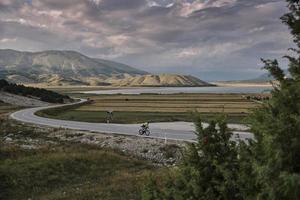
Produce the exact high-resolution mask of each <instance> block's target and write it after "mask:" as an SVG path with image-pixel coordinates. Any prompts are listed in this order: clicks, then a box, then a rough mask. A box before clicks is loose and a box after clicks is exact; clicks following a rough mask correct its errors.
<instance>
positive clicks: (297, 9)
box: [251, 0, 300, 200]
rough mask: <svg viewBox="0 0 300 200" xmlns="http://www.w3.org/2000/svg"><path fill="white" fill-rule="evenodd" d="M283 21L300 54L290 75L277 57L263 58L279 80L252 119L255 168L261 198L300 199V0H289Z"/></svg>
mask: <svg viewBox="0 0 300 200" xmlns="http://www.w3.org/2000/svg"><path fill="white" fill-rule="evenodd" d="M287 2H288V8H289V10H290V12H289V13H287V14H286V15H284V16H283V17H282V20H283V22H284V23H285V24H287V25H288V27H289V28H290V30H291V34H292V35H293V39H294V42H295V44H296V45H295V46H296V47H295V48H293V49H291V50H292V52H293V54H295V55H296V56H294V57H293V56H285V57H286V58H287V59H288V60H289V73H290V76H289V77H288V78H287V77H286V75H285V74H284V71H283V70H282V69H281V68H280V67H279V64H278V62H277V60H263V62H264V63H265V68H266V69H267V70H268V71H269V72H270V74H271V75H272V76H273V77H274V78H275V79H276V83H275V84H274V90H273V91H272V99H271V100H270V101H268V102H267V103H265V104H264V106H263V108H262V109H259V110H257V111H256V112H255V113H254V115H253V117H252V120H251V123H252V131H253V132H254V134H255V136H256V140H257V142H256V144H255V153H256V155H255V156H254V162H253V168H254V169H255V174H256V183H257V184H258V185H259V188H260V190H259V191H258V193H257V195H256V198H257V199H278V200H279V199H280V200H282V199H289V200H290V199H299V198H300V57H299V53H300V3H299V0H287Z"/></svg>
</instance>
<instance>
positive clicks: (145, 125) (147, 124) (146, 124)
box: [141, 122, 149, 131]
mask: <svg viewBox="0 0 300 200" xmlns="http://www.w3.org/2000/svg"><path fill="white" fill-rule="evenodd" d="M141 127H142V128H143V129H144V131H145V130H148V129H149V122H145V123H143V124H142V126H141Z"/></svg>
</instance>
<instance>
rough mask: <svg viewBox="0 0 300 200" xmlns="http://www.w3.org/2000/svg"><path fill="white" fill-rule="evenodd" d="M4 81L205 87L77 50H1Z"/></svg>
mask: <svg viewBox="0 0 300 200" xmlns="http://www.w3.org/2000/svg"><path fill="white" fill-rule="evenodd" d="M0 79H6V80H8V81H10V82H14V83H22V84H44V85H47V86H59V85H93V86H101V85H102V86H107V85H113V86H205V85H209V84H208V83H206V82H204V81H201V80H200V79H198V78H196V77H193V76H186V75H176V74H160V75H152V74H150V73H148V72H146V71H142V70H139V69H136V68H133V67H130V66H128V65H125V64H122V63H118V62H113V61H109V60H103V59H98V58H91V57H88V56H85V55H83V54H81V53H79V52H76V51H54V50H50V51H42V52H23V51H16V50H11V49H2V50H1V49H0Z"/></svg>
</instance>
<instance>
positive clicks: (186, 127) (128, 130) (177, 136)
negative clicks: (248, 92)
mask: <svg viewBox="0 0 300 200" xmlns="http://www.w3.org/2000/svg"><path fill="white" fill-rule="evenodd" d="M84 101H86V100H81V101H80V102H79V103H82V102H84ZM77 103H78V102H77ZM77 103H73V104H77ZM69 105H71V104H69ZM61 106H65V105H55V106H47V107H37V108H28V109H24V110H20V111H17V112H14V113H12V114H11V115H10V117H11V118H12V119H15V120H17V121H20V122H24V123H31V124H37V125H45V126H50V127H56V128H66V129H73V130H82V131H92V132H96V133H110V134H121V135H129V136H137V133H138V130H139V128H140V124H112V123H111V124H106V123H88V122H77V121H66V120H57V119H49V118H44V117H39V116H37V115H35V113H36V112H37V111H40V110H44V109H48V108H55V107H61ZM204 126H207V124H204ZM228 126H229V128H232V129H234V131H233V133H234V135H233V137H232V139H233V140H236V138H237V136H239V138H240V139H242V140H245V139H247V138H249V139H253V134H252V133H249V132H247V127H246V126H244V125H239V124H229V125H228ZM194 130H195V127H194V125H193V123H190V122H161V123H150V131H151V135H150V136H149V137H150V138H158V139H168V140H182V141H188V142H193V141H195V139H196V135H195V133H194ZM141 137H145V136H141Z"/></svg>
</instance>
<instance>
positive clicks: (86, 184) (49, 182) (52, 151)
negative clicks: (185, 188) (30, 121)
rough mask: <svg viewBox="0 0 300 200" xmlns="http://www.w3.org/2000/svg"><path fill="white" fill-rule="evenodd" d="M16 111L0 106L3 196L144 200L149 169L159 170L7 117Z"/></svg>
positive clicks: (12, 107)
mask: <svg viewBox="0 0 300 200" xmlns="http://www.w3.org/2000/svg"><path fill="white" fill-rule="evenodd" d="M15 109H17V108H15V107H14V106H9V105H7V104H0V113H2V115H1V116H0V180H1V181H0V191H1V192H0V199H47V200H49V199H72V200H73V199H116V200H117V199H141V192H142V188H143V185H144V183H145V182H146V180H147V177H148V175H149V173H158V170H159V169H157V167H154V166H153V165H152V164H150V163H148V162H147V161H142V160H137V159H136V158H133V157H130V156H128V155H125V154H124V153H122V152H119V151H118V150H112V149H110V148H104V147H100V146H96V145H89V144H81V143H77V142H67V141H62V140H60V139H58V138H56V137H50V136H49V134H50V133H49V132H48V131H47V130H45V131H44V129H41V128H38V127H37V128H34V127H31V126H26V125H22V124H19V123H16V122H14V121H12V120H9V119H7V115H6V114H7V113H8V112H10V111H13V110H15ZM58 131H59V130H58Z"/></svg>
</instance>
